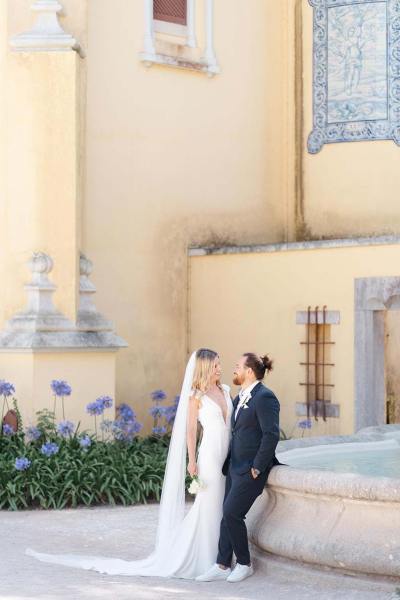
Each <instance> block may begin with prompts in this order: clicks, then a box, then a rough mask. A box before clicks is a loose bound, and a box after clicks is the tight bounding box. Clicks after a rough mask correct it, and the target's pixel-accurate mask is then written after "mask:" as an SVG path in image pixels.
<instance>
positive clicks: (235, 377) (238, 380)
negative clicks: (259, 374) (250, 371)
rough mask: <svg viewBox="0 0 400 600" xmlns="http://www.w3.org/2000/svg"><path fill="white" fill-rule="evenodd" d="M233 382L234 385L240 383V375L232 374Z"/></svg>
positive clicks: (241, 379) (241, 381)
mask: <svg viewBox="0 0 400 600" xmlns="http://www.w3.org/2000/svg"><path fill="white" fill-rule="evenodd" d="M233 383H234V385H242V383H243V378H242V377H240V376H239V375H234V376H233Z"/></svg>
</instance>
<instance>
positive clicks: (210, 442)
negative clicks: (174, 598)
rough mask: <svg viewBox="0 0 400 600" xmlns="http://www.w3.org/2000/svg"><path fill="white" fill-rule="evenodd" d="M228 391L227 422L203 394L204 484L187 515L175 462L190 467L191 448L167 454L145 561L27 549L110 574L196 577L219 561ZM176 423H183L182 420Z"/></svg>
mask: <svg viewBox="0 0 400 600" xmlns="http://www.w3.org/2000/svg"><path fill="white" fill-rule="evenodd" d="M189 389H190V388H189ZM223 392H224V397H225V401H226V421H225V420H224V416H223V413H222V410H221V408H220V407H219V406H218V404H217V403H216V402H214V400H212V399H211V398H209V397H208V396H206V395H204V396H203V397H202V399H201V407H200V409H199V413H198V420H199V421H200V423H201V426H202V429H203V436H202V440H201V443H200V447H199V453H198V459H197V464H198V477H199V480H200V482H201V483H202V484H203V485H204V487H202V488H201V489H200V490H199V491H198V493H197V495H196V497H195V501H194V503H193V505H192V506H191V508H190V509H189V511H188V512H187V513H186V514H185V515H184V488H183V503H182V502H181V501H182V497H181V496H182V494H180V499H179V510H177V509H176V506H175V505H174V503H175V499H173V493H174V490H173V486H174V483H175V482H174V481H173V477H176V472H175V471H177V470H180V469H181V466H182V464H180V465H178V464H175V465H174V464H173V463H174V462H175V463H176V462H179V460H180V459H181V457H182V456H184V461H183V465H184V469H186V447H185V448H184V452H183V453H182V448H181V447H180V448H179V452H180V454H179V457H178V456H177V457H176V458H175V455H174V448H172V449H170V455H171V456H169V457H168V460H169V462H168V464H167V472H168V469H170V472H169V475H168V477H169V478H170V480H169V481H168V479H167V474H166V477H165V479H164V486H163V495H165V497H164V503H163V498H162V499H161V509H162V510H160V520H159V531H158V541H157V542H156V549H155V551H154V552H153V554H151V555H150V556H149V557H148V558H146V559H144V560H135V561H127V560H121V559H116V558H105V557H98V556H97V557H96V556H82V555H68V554H61V555H56V554H42V553H39V552H35V551H33V550H27V551H26V552H27V554H29V555H30V556H33V557H35V558H37V559H39V560H41V561H43V562H47V563H52V564H59V565H67V566H70V567H77V568H80V569H89V570H94V571H98V572H100V573H106V574H110V575H128V576H136V575H139V576H140V575H141V576H157V577H179V578H183V579H194V578H195V577H197V575H200V574H202V573H204V572H206V571H207V570H208V569H209V568H210V567H211V566H212V565H213V564H215V561H216V557H217V552H218V538H219V529H220V522H221V518H222V504H223V498H224V490H225V477H224V475H223V474H222V471H221V469H222V465H223V463H224V461H225V458H226V456H227V452H228V446H229V440H230V420H231V414H232V400H231V397H230V394H229V387H228V386H226V385H223ZM187 395H188V394H186V396H187ZM181 398H182V397H181ZM182 414H183V416H184V421H185V422H184V425H186V415H187V407H186V410H185V411H182ZM182 414H181V415H180V417H179V420H180V422H181V425H180V429H181V430H182V425H183V424H182V421H183V416H182ZM177 426H178V427H179V425H177ZM174 428H175V426H174ZM173 435H174V432H173ZM176 437H177V436H176ZM185 440H186V436H185ZM180 443H182V442H180ZM175 449H176V448H175ZM171 450H172V452H171ZM171 463H172V464H171ZM167 472H166V473H167ZM181 480H182V476H181V477H180V479H179V485H178V486H177V487H179V486H181V483H182V481H181ZM183 480H184V474H183ZM169 484H170V487H171V489H170V490H169V491H168V490H167V489H165V490H164V488H168V485H169ZM167 496H168V498H167ZM175 513H176V514H175ZM160 530H161V532H160Z"/></svg>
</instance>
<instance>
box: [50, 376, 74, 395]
mask: <svg viewBox="0 0 400 600" xmlns="http://www.w3.org/2000/svg"><path fill="white" fill-rule="evenodd" d="M50 387H51V389H52V390H53V394H54V395H55V396H59V397H63V396H70V395H71V392H72V388H71V386H70V385H69V384H68V383H67V382H66V381H62V380H61V379H53V381H52V382H51V384H50Z"/></svg>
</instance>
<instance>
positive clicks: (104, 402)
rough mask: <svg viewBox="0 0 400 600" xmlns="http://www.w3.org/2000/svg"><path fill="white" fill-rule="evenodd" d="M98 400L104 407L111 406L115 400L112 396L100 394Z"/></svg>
mask: <svg viewBox="0 0 400 600" xmlns="http://www.w3.org/2000/svg"><path fill="white" fill-rule="evenodd" d="M96 402H98V404H100V405H101V406H102V407H103V408H111V407H112V405H113V400H112V398H111V397H110V396H100V398H97V400H96Z"/></svg>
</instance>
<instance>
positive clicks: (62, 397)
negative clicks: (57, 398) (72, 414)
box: [61, 396, 65, 421]
mask: <svg viewBox="0 0 400 600" xmlns="http://www.w3.org/2000/svg"><path fill="white" fill-rule="evenodd" d="M61 400H62V411H63V421H65V412H64V396H61Z"/></svg>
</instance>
